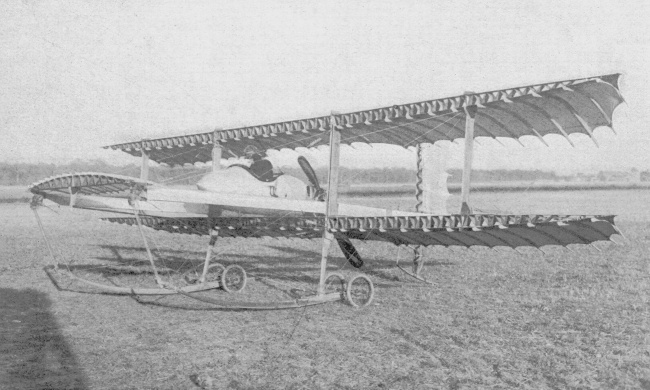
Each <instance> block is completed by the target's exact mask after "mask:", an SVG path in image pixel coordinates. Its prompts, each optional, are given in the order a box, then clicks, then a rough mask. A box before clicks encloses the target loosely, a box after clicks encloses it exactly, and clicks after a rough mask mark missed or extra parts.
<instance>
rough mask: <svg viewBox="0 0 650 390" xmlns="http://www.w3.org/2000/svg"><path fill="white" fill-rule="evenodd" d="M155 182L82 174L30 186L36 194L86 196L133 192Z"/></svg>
mask: <svg viewBox="0 0 650 390" xmlns="http://www.w3.org/2000/svg"><path fill="white" fill-rule="evenodd" d="M152 184H154V183H153V182H150V181H146V180H140V179H136V178H134V177H130V176H121V175H113V174H108V173H97V172H82V173H66V174H62V175H57V176H52V177H48V178H46V179H43V180H40V181H38V182H36V183H33V184H32V185H30V186H29V188H28V189H29V191H31V192H32V193H34V194H39V193H43V192H46V191H53V192H62V193H65V194H68V193H70V191H71V190H72V191H73V192H74V193H80V194H84V195H105V194H112V195H115V194H118V193H122V192H127V191H129V190H131V189H132V188H133V187H135V186H136V185H139V186H142V187H146V186H148V185H152Z"/></svg>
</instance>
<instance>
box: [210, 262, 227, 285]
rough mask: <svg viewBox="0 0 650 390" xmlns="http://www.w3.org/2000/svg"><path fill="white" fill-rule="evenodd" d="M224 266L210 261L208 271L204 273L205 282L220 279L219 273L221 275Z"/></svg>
mask: <svg viewBox="0 0 650 390" xmlns="http://www.w3.org/2000/svg"><path fill="white" fill-rule="evenodd" d="M225 270H226V267H225V266H224V265H223V264H221V263H212V264H210V265H209V266H208V272H207V273H206V274H205V281H206V283H207V282H216V281H217V280H221V275H223V273H224V271H225Z"/></svg>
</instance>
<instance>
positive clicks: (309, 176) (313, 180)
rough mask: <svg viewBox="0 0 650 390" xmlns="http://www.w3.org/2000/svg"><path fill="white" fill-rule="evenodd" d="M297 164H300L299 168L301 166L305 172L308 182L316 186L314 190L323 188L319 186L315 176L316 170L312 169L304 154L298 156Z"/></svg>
mask: <svg viewBox="0 0 650 390" xmlns="http://www.w3.org/2000/svg"><path fill="white" fill-rule="evenodd" d="M298 164H299V165H300V168H302V171H303V172H305V175H306V176H307V179H309V184H311V185H312V186H313V187H314V188H316V191H319V192H321V191H322V190H323V189H322V188H321V187H320V183H319V182H318V176H316V172H315V171H314V168H312V167H311V164H310V163H309V161H307V159H306V158H305V157H304V156H299V157H298Z"/></svg>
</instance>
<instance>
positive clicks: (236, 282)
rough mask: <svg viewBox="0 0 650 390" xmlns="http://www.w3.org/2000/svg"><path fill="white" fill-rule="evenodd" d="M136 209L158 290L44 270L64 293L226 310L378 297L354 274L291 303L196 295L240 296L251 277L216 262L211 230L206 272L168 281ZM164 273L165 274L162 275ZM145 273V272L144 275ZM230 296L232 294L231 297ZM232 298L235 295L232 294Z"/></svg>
mask: <svg viewBox="0 0 650 390" xmlns="http://www.w3.org/2000/svg"><path fill="white" fill-rule="evenodd" d="M36 206H38V199H36V200H34V202H33V204H32V209H33V210H34V214H35V215H36V219H37V221H38V225H39V228H40V230H41V234H42V236H43V238H44V240H45V243H46V245H47V247H48V251H49V252H50V255H51V257H52V259H53V260H55V259H56V257H55V256H54V251H53V250H52V246H51V245H50V242H49V240H48V238H47V235H46V234H45V229H44V228H43V225H42V222H41V219H40V216H39V215H38V212H37V210H36ZM133 206H134V215H135V216H136V219H137V220H138V228H139V230H140V233H141V236H142V238H143V240H144V243H145V248H146V250H147V255H148V258H149V263H150V265H151V272H152V273H153V275H154V277H155V281H156V284H157V285H158V287H128V286H119V285H116V284H106V283H100V282H97V281H93V280H89V279H86V278H83V277H81V276H79V275H77V274H75V273H74V272H73V269H70V268H67V266H58V265H50V266H46V267H44V271H45V273H46V274H47V275H48V277H49V278H50V280H51V281H52V283H53V284H54V285H55V287H56V288H57V289H59V290H63V291H77V292H87V293H96V294H109V295H127V296H132V297H135V298H136V300H137V301H138V302H140V303H143V304H146V303H148V302H144V301H141V300H140V299H138V297H139V296H172V295H181V296H184V297H187V298H190V299H192V300H196V301H200V302H203V303H207V304H209V305H210V306H211V307H212V308H214V309H225V310H279V309H292V308H299V307H306V306H313V305H319V304H323V303H328V302H336V301H347V302H348V303H349V304H350V305H351V306H353V307H357V308H358V307H364V306H367V305H369V304H370V303H371V302H372V300H373V297H374V286H373V284H372V281H371V280H370V279H369V278H368V277H367V276H365V275H354V276H353V277H352V278H350V279H349V280H348V281H346V280H345V278H344V277H343V276H342V275H340V274H336V273H332V274H329V275H327V277H326V278H325V283H324V285H323V288H324V291H320V293H316V292H308V293H307V295H305V296H302V297H297V298H293V299H288V300H280V301H250V302H247V301H243V300H232V299H227V298H215V297H208V296H205V295H197V294H195V293H200V292H205V291H210V290H216V289H222V290H224V291H226V292H228V293H236V292H239V291H242V290H243V289H244V287H245V286H246V282H247V275H246V271H245V270H244V269H243V268H242V267H240V266H238V265H230V266H228V267H224V266H223V265H222V264H220V263H216V262H212V254H213V249H214V246H215V244H216V242H217V237H218V231H217V230H211V233H210V243H209V246H208V249H207V253H206V257H205V261H204V263H203V266H202V268H203V270H202V272H201V273H200V274H197V273H196V272H194V276H190V275H189V274H186V275H184V277H183V275H182V274H181V275H180V276H181V280H183V281H184V282H185V283H188V285H186V286H183V287H178V286H176V285H174V284H173V283H167V282H164V281H163V280H162V278H161V275H163V274H166V273H167V271H168V270H164V269H163V270H158V269H157V267H156V264H155V262H154V259H153V255H152V253H151V250H150V248H149V244H148V242H147V238H146V236H145V234H144V231H143V229H142V224H141V222H140V218H139V215H138V213H137V211H136V208H135V205H133ZM208 223H210V222H209V221H208ZM161 271H162V272H161ZM140 273H142V272H140ZM63 278H67V279H70V280H72V281H74V282H78V283H80V284H82V285H85V286H89V287H92V288H93V291H87V290H86V291H82V290H75V289H71V288H70V287H69V285H68V286H65V287H64V283H62V279H63ZM229 295H230V294H229ZM231 296H232V295H231Z"/></svg>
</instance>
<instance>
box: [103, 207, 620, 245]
mask: <svg viewBox="0 0 650 390" xmlns="http://www.w3.org/2000/svg"><path fill="white" fill-rule="evenodd" d="M104 220H105V221H109V222H115V223H122V224H128V225H135V224H137V221H136V219H135V218H134V217H128V218H104ZM141 221H142V224H143V225H145V226H148V227H150V228H153V229H156V230H163V231H167V232H170V233H185V234H199V235H207V234H209V233H210V230H211V229H215V230H218V231H219V236H223V237H251V238H259V237H287V238H319V237H321V236H322V234H323V230H324V229H325V228H327V230H328V231H329V232H331V233H332V234H334V235H335V236H338V237H346V238H348V239H357V240H364V241H366V240H372V241H386V242H390V243H392V244H395V245H424V246H429V245H440V246H445V247H449V246H464V247H470V246H484V247H490V248H493V247H497V246H506V247H511V248H517V247H526V246H528V247H535V248H540V247H543V246H546V245H560V246H567V245H570V244H591V243H593V242H596V241H609V240H611V236H613V235H614V234H620V233H619V231H618V229H617V228H616V226H615V224H614V216H558V215H552V216H544V215H486V214H475V215H445V216H432V215H420V216H402V217H376V216H373V217H330V218H328V219H327V222H325V219H323V218H304V217H285V218H274V217H237V218H210V219H208V218H164V217H141Z"/></svg>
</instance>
